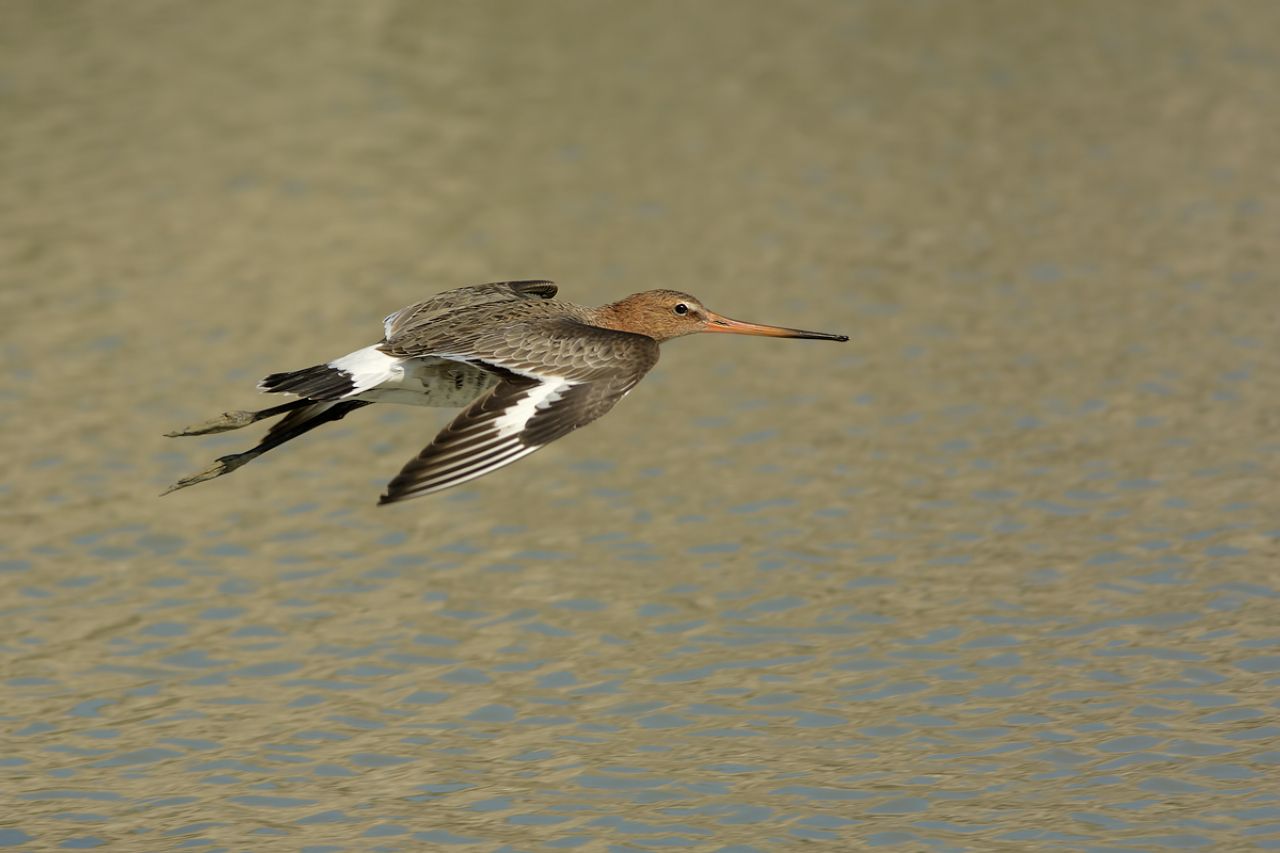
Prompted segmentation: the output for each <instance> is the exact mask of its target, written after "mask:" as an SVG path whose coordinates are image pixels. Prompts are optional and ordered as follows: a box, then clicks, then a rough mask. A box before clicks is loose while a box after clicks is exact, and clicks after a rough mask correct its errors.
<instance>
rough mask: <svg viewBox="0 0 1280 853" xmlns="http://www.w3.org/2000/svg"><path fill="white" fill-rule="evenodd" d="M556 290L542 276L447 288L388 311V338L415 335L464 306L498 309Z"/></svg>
mask: <svg viewBox="0 0 1280 853" xmlns="http://www.w3.org/2000/svg"><path fill="white" fill-rule="evenodd" d="M556 290H557V288H556V286H555V285H554V284H553V283H551V282H549V281H540V280H539V281H497V282H492V283H490V284H479V285H475V286H473V287H459V288H456V289H454V290H446V291H445V292H444V293H437V294H436V295H435V296H433V297H431V298H430V299H426V300H423V301H422V302H417V303H415V304H413V305H410V306H408V307H407V308H401V309H400V310H399V311H396V312H395V313H394V314H390V315H388V316H387V318H386V319H385V320H383V321H382V325H383V329H384V331H385V334H386V337H385V340H386V341H388V342H390V341H394V340H397V339H400V340H403V339H405V338H407V337H410V336H412V335H413V333H414V332H415V331H416V330H420V329H423V328H425V327H429V326H431V325H432V324H434V323H437V322H439V321H441V320H443V319H445V318H447V317H449V316H451V315H453V314H455V313H457V312H459V311H463V310H464V309H470V308H480V307H484V306H491V307H492V308H494V309H495V310H499V309H500V308H501V306H502V305H503V304H504V303H513V304H518V303H521V302H538V301H541V300H551V299H552V297H554V296H555V295H556ZM466 313H471V312H469V311H468V312H466Z"/></svg>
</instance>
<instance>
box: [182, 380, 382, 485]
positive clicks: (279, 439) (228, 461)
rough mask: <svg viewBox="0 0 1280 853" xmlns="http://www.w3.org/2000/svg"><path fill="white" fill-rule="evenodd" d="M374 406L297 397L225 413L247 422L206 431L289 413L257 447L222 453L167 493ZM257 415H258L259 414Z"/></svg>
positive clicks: (221, 472)
mask: <svg viewBox="0 0 1280 853" xmlns="http://www.w3.org/2000/svg"><path fill="white" fill-rule="evenodd" d="M368 405H371V404H370V403H368V402H366V401H364V400H341V401H339V402H336V403H327V402H315V401H312V400H295V401H294V402H292V403H286V404H285V405H283V406H275V407H274V408H271V409H263V410H262V411H261V412H232V413H230V415H224V416H223V418H224V419H225V418H228V417H229V416H231V417H234V416H236V415H241V416H244V417H241V418H239V420H243V421H244V423H237V424H235V425H234V426H225V427H222V428H221V429H219V428H217V427H216V425H217V424H219V423H220V421H214V422H212V423H213V424H214V425H215V428H211V429H205V430H204V432H221V431H223V430H224V429H236V428H238V427H240V426H245V425H246V424H248V423H252V422H253V421H254V420H260V419H261V418H262V417H270V416H271V415H273V414H281V413H283V412H286V411H287V412H288V414H286V415H285V416H284V417H283V418H282V419H281V420H280V421H279V422H278V423H276V424H273V425H272V427H271V429H269V430H267V434H266V435H265V436H263V439H262V441H261V442H259V444H258V446H257V447H254V448H252V449H250V450H246V451H244V452H243V453H232V454H230V455H229V456H220V457H218V458H217V459H215V460H214V462H213V464H212V465H210V466H209V467H208V468H206V469H204V470H203V471H201V472H200V473H199V474H192V475H191V476H190V477H183V478H182V479H181V480H179V481H178V482H176V483H174V484H173V485H172V486H170V487H169V488H168V489H166V490H165V491H164V492H163V494H166V495H167V494H169V492H173V491H177V490H178V489H185V488H186V487H187V486H194V485H195V484H196V483H203V482H204V481H205V480H212V479H214V478H215V477H221V476H222V475H223V474H230V473H231V472H232V471H234V470H236V469H237V468H239V467H241V466H242V465H245V464H247V463H249V462H252V461H253V460H255V459H257V458H258V457H259V456H261V455H262V454H264V453H266V452H267V451H268V450H271V449H273V448H276V447H279V446H280V445H282V444H284V443H285V442H287V441H292V440H293V439H295V438H297V437H298V436H300V435H303V434H305V433H308V432H310V431H311V430H313V429H315V428H316V427H318V426H321V425H322V424H327V423H329V422H331V421H339V420H342V419H343V418H344V417H346V415H347V413H348V412H353V411H355V410H356V409H359V408H361V407H362V406H368ZM255 416H256V417H255ZM200 434H202V433H201V432H192V431H184V432H176V433H170V435H200Z"/></svg>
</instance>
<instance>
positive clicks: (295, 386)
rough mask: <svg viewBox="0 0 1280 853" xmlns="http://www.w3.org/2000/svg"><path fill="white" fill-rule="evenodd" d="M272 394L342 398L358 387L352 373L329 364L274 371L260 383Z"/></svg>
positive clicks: (321, 398)
mask: <svg viewBox="0 0 1280 853" xmlns="http://www.w3.org/2000/svg"><path fill="white" fill-rule="evenodd" d="M258 388H259V389H261V390H263V391H266V392H268V393H271V394H297V395H298V396H299V397H306V398H308V399H311V400H340V399H342V398H343V397H345V396H346V395H348V394H350V393H351V392H352V391H354V390H355V389H356V386H355V383H354V382H352V381H351V374H350V373H347V372H346V371H345V370H340V369H338V368H336V367H332V366H330V365H328V364H317V365H316V366H315V367H306V368H303V369H302V370H292V371H289V372H288V373H273V374H271V375H270V376H268V377H267V378H265V379H263V380H262V381H261V382H259V383H258Z"/></svg>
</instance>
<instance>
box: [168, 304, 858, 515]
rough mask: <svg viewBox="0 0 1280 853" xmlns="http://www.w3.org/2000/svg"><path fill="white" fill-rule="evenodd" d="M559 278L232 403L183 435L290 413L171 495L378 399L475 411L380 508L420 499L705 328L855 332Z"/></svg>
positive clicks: (444, 313)
mask: <svg viewBox="0 0 1280 853" xmlns="http://www.w3.org/2000/svg"><path fill="white" fill-rule="evenodd" d="M556 289H557V288H556V286H555V285H554V284H552V283H551V282H549V281H504V282H496V283H493V284H481V285H478V286H475V287H462V288H458V289H457V290H449V291H446V292H444V293H440V294H437V295H436V296H433V297H432V298H430V299H428V300H426V301H425V302H419V303H417V304H415V305H410V306H409V307H407V308H402V309H401V310H399V311H397V312H395V313H394V314H392V315H390V316H389V317H387V318H386V319H385V320H384V321H383V328H384V331H385V335H384V337H383V339H382V340H381V341H380V342H378V343H376V344H373V345H372V346H367V347H365V348H363V349H359V350H356V351H355V352H353V353H350V354H348V355H344V356H342V357H341V358H338V359H334V360H333V361H330V362H328V363H327V364H318V365H316V366H314V367H308V368H305V369H303V370H295V371H292V372H289V373H273V374H271V375H270V376H268V377H267V378H265V379H263V380H262V381H261V382H259V383H258V388H259V389H260V390H262V391H266V392H268V393H272V394H291V395H294V396H296V397H298V398H299V399H296V400H291V401H289V402H287V403H283V404H281V405H278V406H272V407H271V408H267V409H262V410H259V411H253V412H250V411H235V412H226V413H224V414H222V415H221V416H219V417H217V418H214V419H213V420H211V421H208V422H206V423H203V424H198V425H195V426H190V427H186V428H185V429H180V430H177V431H175V432H171V433H167V435H169V436H175V437H176V436H185V435H207V434H210V433H217V432H225V431H227V430H233V429H239V428H241V427H245V426H248V425H249V424H252V423H255V422H257V421H260V420H263V419H264V418H270V417H275V416H277V415H284V417H283V418H282V419H281V420H279V421H278V422H276V423H275V424H274V425H272V427H271V429H270V430H269V431H268V432H267V434H266V436H265V437H264V438H263V439H262V441H261V443H259V444H258V445H257V446H256V447H254V448H251V449H250V450H246V451H244V452H243V453H233V454H231V455H229V456H223V457H220V458H219V459H217V460H216V461H214V463H213V464H212V465H210V466H209V467H208V468H206V469H205V470H204V471H201V472H200V473H198V474H193V475H192V476H190V477H186V478H184V479H181V480H179V481H178V482H176V483H174V484H173V485H172V486H170V487H169V489H168V490H167V491H166V492H164V494H168V493H169V492H172V491H175V490H177V489H183V488H186V487H187V486H194V485H195V484H196V483H203V482H204V481H206V480H212V479H214V478H215V477H221V476H222V475H223V474H230V473H231V472H232V471H234V470H236V469H237V468H239V467H241V466H243V465H245V464H246V463H248V462H251V461H253V460H254V459H256V458H258V457H259V456H261V455H262V454H264V453H266V452H267V451H268V450H271V449H273V448H276V447H279V446H280V445H282V444H284V443H285V442H287V441H290V440H291V439H294V438H297V437H298V436H300V435H302V434H303V433H306V432H309V431H310V430H313V429H315V428H316V427H318V426H320V425H322V424H326V423H329V422H330V421H336V420H340V419H341V418H343V417H344V416H346V415H347V414H348V413H349V412H352V411H354V410H356V409H359V408H362V407H364V406H368V405H370V404H372V403H407V404H410V405H417V406H450V407H457V406H465V407H466V408H464V409H463V410H462V412H461V413H459V414H458V416H457V417H456V418H454V419H453V421H452V422H450V423H449V425H448V426H446V427H445V428H444V429H442V430H441V431H440V433H439V434H438V435H437V436H436V437H435V438H434V439H432V441H431V443H430V444H428V445H427V446H426V448H424V449H423V451H422V452H421V453H419V454H418V455H417V456H416V457H414V458H413V459H411V460H410V461H409V462H408V463H407V464H406V465H405V466H404V468H403V469H401V471H400V473H399V474H397V475H396V477H395V478H394V479H393V480H392V481H391V482H390V483H389V484H388V485H387V490H386V492H385V493H384V494H383V495H382V497H381V499H380V500H379V501H378V503H379V504H389V503H395V502H397V501H403V500H408V499H409V498H416V497H419V496H421V495H426V494H430V493H431V492H438V491H440V490H441V489H447V488H449V487H451V486H456V485H458V484H459V483H465V482H467V481H468V480H474V479H475V478H477V477H481V476H483V475H485V474H488V473H489V472H491V471H495V470H497V469H498V468H501V467H503V466H504V465H509V464H511V463H512V462H515V461H516V460H517V459H521V458H523V457H525V456H528V455H529V454H530V453H533V452H534V451H535V450H537V449H539V448H541V447H545V446H546V445H547V444H550V443H551V442H553V441H555V440H556V439H557V438H561V437H562V436H565V435H568V434H569V433H571V432H573V431H574V430H575V429H577V428H578V427H581V426H585V425H587V424H589V423H591V422H592V421H594V420H595V419H596V418H599V417H600V416H601V415H603V414H605V413H606V412H608V411H609V410H610V409H612V408H613V406H614V404H616V403H617V402H618V401H619V400H621V399H622V398H623V397H625V396H626V395H627V394H628V393H629V392H630V391H631V389H632V388H634V387H635V385H636V383H637V382H639V381H640V380H641V379H642V378H644V375H645V374H646V373H648V372H649V370H650V368H652V367H653V366H654V364H656V363H657V361H658V344H660V343H662V342H664V341H669V340H671V339H672V338H678V337H681V336H683V335H690V334H694V333H696V332H725V333H729V334H738V335H767V336H770V337H776V338H812V339H816V340H826V341H847V340H849V338H848V336H847V335H833V334H828V333H825V332H806V331H803V330H801V329H787V328H783V327H781V326H761V325H757V324H755V323H743V322H740V321H738V320H730V319H729V318H728V317H722V316H721V315H719V314H716V313H715V312H713V311H710V310H708V309H707V308H705V307H704V306H703V305H702V303H701V302H699V301H698V300H697V299H695V298H694V297H692V296H690V295H689V294H687V293H680V292H679V291H675V290H647V291H645V292H643V293H637V294H634V295H632V296H628V297H626V298H625V299H621V300H619V301H617V302H614V303H612V304H610V305H604V306H601V307H599V308H588V307H585V306H582V305H574V304H573V303H571V302H564V301H561V300H559V299H556V298H555V295H556Z"/></svg>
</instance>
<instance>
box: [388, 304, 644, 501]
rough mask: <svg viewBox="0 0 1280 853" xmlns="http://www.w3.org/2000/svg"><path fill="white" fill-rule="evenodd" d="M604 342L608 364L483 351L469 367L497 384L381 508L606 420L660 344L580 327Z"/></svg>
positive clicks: (405, 474) (396, 482) (391, 489)
mask: <svg viewBox="0 0 1280 853" xmlns="http://www.w3.org/2000/svg"><path fill="white" fill-rule="evenodd" d="M579 329H581V330H582V331H581V332H580V334H582V335H583V336H584V337H586V338H588V339H589V340H590V341H592V342H595V343H599V342H600V340H601V339H605V340H607V342H608V345H609V352H611V353H612V354H613V355H614V356H615V357H614V358H613V359H611V360H609V361H608V362H607V363H595V364H591V363H588V362H586V361H576V362H575V361H568V362H564V363H561V364H559V365H548V364H543V365H541V367H540V368H538V369H535V368H534V367H533V366H531V365H530V364H529V359H528V358H527V357H526V356H522V355H520V354H519V353H513V352H508V353H497V352H495V353H489V354H486V355H485V356H483V360H481V359H477V360H475V361H473V362H472V363H473V364H476V365H477V366H482V367H485V368H486V369H488V370H491V371H493V372H495V373H497V374H499V375H501V376H502V381H501V382H499V383H498V386H497V387H496V388H494V389H493V390H492V391H490V392H489V393H488V394H486V395H485V396H484V397H481V398H480V399H479V400H476V401H475V402H474V403H472V404H471V405H470V406H468V407H467V408H466V409H464V410H463V411H462V413H461V414H459V415H458V417H457V418H455V419H454V421H453V422H452V423H450V424H449V425H448V426H447V427H445V428H444V429H443V430H441V431H440V434H439V435H437V436H436V437H435V439H434V440H433V441H432V442H431V444H429V445H427V447H426V448H425V449H424V450H423V451H422V452H421V453H419V454H418V456H417V457H416V458H414V459H413V460H411V461H410V462H409V463H408V464H407V465H405V466H404V468H403V469H402V470H401V471H400V473H399V475H397V476H396V478H395V479H393V480H392V481H391V483H390V484H389V485H388V486H387V491H386V494H384V495H383V496H382V499H381V501H379V503H394V502H396V501H402V500H407V499H408V498H413V497H418V496H419V495H425V494H429V493H431V492H437V491H440V490H441V489H447V488H449V487H450V486H456V485H458V484H459V483H465V482H467V481H468V480H474V479H475V478H477V477H481V476H483V475H485V474H488V473H489V472H490V471H494V470H496V469H498V468H501V467H503V466H504V465H510V464H511V463H512V462H515V461H516V460H517V459H521V458H523V457H525V456H528V455H529V454H530V453H533V452H534V451H535V450H538V449H539V448H541V447H545V446H546V445H547V444H550V443H551V442H553V441H555V440H556V439H557V438H561V437H562V436H565V435H568V434H569V433H571V432H573V431H574V430H575V429H577V428H578V427H581V426H585V425H586V424H589V423H591V422H592V421H594V420H596V419H597V418H599V417H600V416H602V415H604V414H605V413H606V412H608V411H609V410H610V409H612V408H613V406H614V404H615V403H617V402H618V401H619V400H621V399H622V398H623V397H624V396H626V394H627V393H628V392H629V391H630V390H631V389H632V388H634V387H635V385H636V383H637V382H639V381H640V380H641V378H643V377H644V375H645V374H646V373H647V372H648V371H649V369H650V368H652V367H653V365H654V364H655V363H656V362H657V360H658V344H657V343H656V342H655V341H654V340H653V339H651V338H647V337H644V336H643V335H632V334H628V333H626V332H614V331H611V330H608V329H599V328H596V327H590V326H580V327H579Z"/></svg>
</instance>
